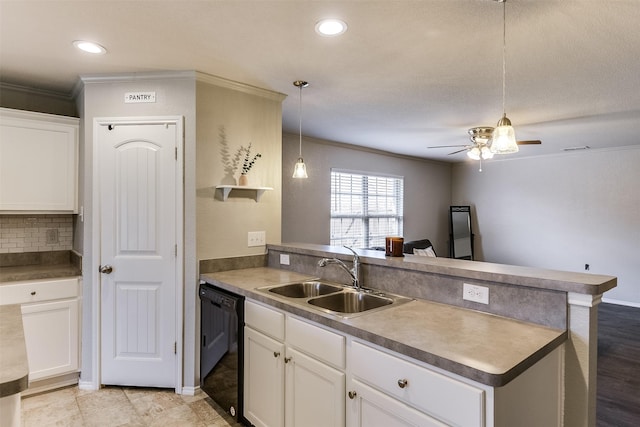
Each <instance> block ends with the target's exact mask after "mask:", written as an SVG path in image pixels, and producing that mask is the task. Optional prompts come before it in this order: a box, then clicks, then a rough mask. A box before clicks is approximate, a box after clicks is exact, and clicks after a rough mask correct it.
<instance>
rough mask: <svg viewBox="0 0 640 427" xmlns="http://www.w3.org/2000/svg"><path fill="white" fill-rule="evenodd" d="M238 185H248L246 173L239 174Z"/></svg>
mask: <svg viewBox="0 0 640 427" xmlns="http://www.w3.org/2000/svg"><path fill="white" fill-rule="evenodd" d="M238 185H243V186H247V185H249V179H248V178H247V175H245V174H241V175H240V178H238Z"/></svg>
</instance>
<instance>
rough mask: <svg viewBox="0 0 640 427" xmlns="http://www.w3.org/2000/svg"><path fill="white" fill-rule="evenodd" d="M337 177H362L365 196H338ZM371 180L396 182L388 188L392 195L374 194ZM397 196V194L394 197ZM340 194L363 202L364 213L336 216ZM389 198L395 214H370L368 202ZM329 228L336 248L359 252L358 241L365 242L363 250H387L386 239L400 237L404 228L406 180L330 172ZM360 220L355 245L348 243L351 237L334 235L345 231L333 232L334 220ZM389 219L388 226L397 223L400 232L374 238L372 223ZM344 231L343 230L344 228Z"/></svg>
mask: <svg viewBox="0 0 640 427" xmlns="http://www.w3.org/2000/svg"><path fill="white" fill-rule="evenodd" d="M334 174H346V175H351V176H357V177H362V193H361V194H360V193H356V192H353V191H351V192H349V193H337V192H335V191H334V190H335V187H336V186H335V184H334V179H335V178H334ZM372 179H391V180H395V182H393V183H392V184H391V185H389V186H387V187H388V188H390V189H391V190H392V191H391V192H388V193H386V194H384V195H380V194H377V195H376V194H373V193H372V191H371V186H370V182H371V181H372ZM393 193H396V194H393ZM338 194H342V195H345V194H346V195H348V196H349V195H350V196H351V197H352V198H353V197H354V196H355V198H356V199H358V198H361V200H360V202H361V204H362V206H361V207H362V213H359V212H355V213H344V212H342V213H337V212H336V211H334V205H335V204H336V202H335V198H336V197H337V195H338ZM381 196H382V197H386V198H391V199H392V200H394V201H395V203H394V210H395V212H394V213H389V214H384V213H383V214H381V213H379V212H375V213H371V212H370V210H369V208H370V203H369V200H370V199H372V198H374V197H381ZM329 210H330V224H329V243H330V245H336V246H343V245H345V244H346V245H347V246H352V245H353V246H354V247H358V248H359V245H360V244H359V243H358V242H359V241H362V245H363V246H362V248H373V247H376V248H377V247H382V248H384V238H385V237H386V236H388V235H398V236H401V235H402V233H403V228H404V177H403V176H399V175H392V174H385V173H373V172H366V171H356V170H349V169H339V168H331V171H330V209H329ZM348 218H354V219H360V220H361V221H362V235H361V236H359V237H355V238H353V240H354V241H353V242H345V239H349V238H351V237H350V236H349V235H348V234H345V233H341V234H339V235H336V236H334V233H335V232H338V231H344V230H334V225H333V224H334V219H340V220H343V219H348ZM380 219H383V220H384V219H388V220H389V223H388V224H390V223H392V222H393V221H395V222H396V227H397V229H395V230H393V231H388V232H387V233H385V235H374V236H372V235H371V228H372V220H380ZM341 228H342V227H341Z"/></svg>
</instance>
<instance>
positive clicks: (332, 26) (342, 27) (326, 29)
mask: <svg viewBox="0 0 640 427" xmlns="http://www.w3.org/2000/svg"><path fill="white" fill-rule="evenodd" d="M345 31H347V23H346V22H344V21H341V20H340V19H323V20H322V21H318V23H317V24H316V33H318V34H320V35H321V36H338V35H340V34H343V33H344V32H345Z"/></svg>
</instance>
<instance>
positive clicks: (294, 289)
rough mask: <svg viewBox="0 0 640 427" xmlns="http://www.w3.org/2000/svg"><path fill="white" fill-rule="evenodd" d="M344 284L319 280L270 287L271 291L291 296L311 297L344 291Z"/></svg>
mask: <svg viewBox="0 0 640 427" xmlns="http://www.w3.org/2000/svg"><path fill="white" fill-rule="evenodd" d="M342 289H343V287H342V286H337V285H330V284H328V283H323V282H318V281H315V280H313V281H308V282H299V283H290V284H288V285H282V286H276V287H273V288H269V292H273V293H274V294H278V295H282V296H284V297H289V298H311V297H317V296H320V295H327V294H331V293H335V292H340V291H342Z"/></svg>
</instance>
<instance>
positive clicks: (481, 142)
mask: <svg viewBox="0 0 640 427" xmlns="http://www.w3.org/2000/svg"><path fill="white" fill-rule="evenodd" d="M467 133H468V134H469V139H470V140H471V144H467V145H462V144H459V145H435V146H431V147H427V148H458V147H461V148H460V149H459V150H455V151H452V152H451V153H449V155H452V154H458V153H462V152H464V151H466V152H467V156H469V157H470V158H471V159H473V160H480V161H482V160H483V159H484V160H487V159H490V158H492V157H493V155H494V153H493V151H492V150H491V142H492V135H493V128H492V127H488V126H480V127H474V128H471V129H469V130H468V131H467ZM516 144H518V145H538V144H542V141H540V140H529V141H517V142H516ZM480 172H482V164H480Z"/></svg>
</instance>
